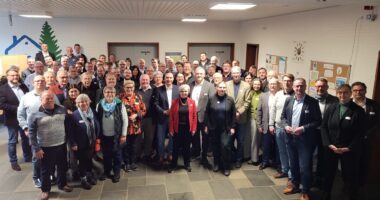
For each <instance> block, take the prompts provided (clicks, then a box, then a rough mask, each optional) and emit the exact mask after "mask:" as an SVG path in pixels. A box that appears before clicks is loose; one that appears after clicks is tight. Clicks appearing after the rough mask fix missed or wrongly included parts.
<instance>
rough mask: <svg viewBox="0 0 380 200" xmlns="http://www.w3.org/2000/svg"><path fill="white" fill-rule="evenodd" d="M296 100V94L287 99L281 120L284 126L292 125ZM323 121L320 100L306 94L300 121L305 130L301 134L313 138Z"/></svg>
mask: <svg viewBox="0 0 380 200" xmlns="http://www.w3.org/2000/svg"><path fill="white" fill-rule="evenodd" d="M294 101H295V97H294V96H292V97H288V98H287V99H286V100H285V104H284V109H283V111H282V115H281V120H282V121H283V123H284V126H290V127H291V126H292V116H293V104H294ZM321 121H322V117H321V110H320V108H319V105H318V101H317V100H315V99H314V98H312V97H310V96H309V95H307V94H306V95H305V99H304V102H303V106H302V110H301V115H300V123H299V127H301V126H303V127H304V132H303V133H302V134H301V136H302V137H307V138H309V139H310V140H313V139H314V137H313V136H314V135H315V130H316V128H317V127H318V126H320V125H321Z"/></svg>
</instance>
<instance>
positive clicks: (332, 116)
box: [321, 101, 366, 151]
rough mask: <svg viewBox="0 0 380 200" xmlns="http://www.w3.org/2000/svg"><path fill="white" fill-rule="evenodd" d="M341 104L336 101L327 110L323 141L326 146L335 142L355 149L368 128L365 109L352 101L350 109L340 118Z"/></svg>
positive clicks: (324, 119) (323, 125) (340, 145)
mask: <svg viewBox="0 0 380 200" xmlns="http://www.w3.org/2000/svg"><path fill="white" fill-rule="evenodd" d="M339 105H340V104H339V103H335V104H334V105H332V106H330V107H329V108H328V109H327V110H326V113H325V115H324V118H323V122H322V126H321V134H322V143H323V145H324V146H325V147H328V146H329V145H331V144H333V145H335V146H336V147H338V148H342V147H348V148H350V150H352V151H355V150H356V149H357V148H358V145H359V144H360V142H361V139H362V137H363V135H364V133H365V130H366V118H365V113H364V110H363V109H362V108H361V107H360V106H358V105H356V104H355V103H354V102H352V101H351V102H349V103H348V110H347V111H346V113H345V114H344V115H343V117H342V118H340V111H339Z"/></svg>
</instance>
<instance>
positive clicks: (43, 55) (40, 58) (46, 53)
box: [35, 43, 55, 65]
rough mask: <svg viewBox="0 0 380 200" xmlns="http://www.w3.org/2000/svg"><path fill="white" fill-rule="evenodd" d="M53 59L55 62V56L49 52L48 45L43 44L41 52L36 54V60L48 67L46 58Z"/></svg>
mask: <svg viewBox="0 0 380 200" xmlns="http://www.w3.org/2000/svg"><path fill="white" fill-rule="evenodd" d="M49 56H50V57H51V58H52V59H53V60H55V56H54V54H52V53H50V52H49V51H48V45H47V44H44V43H43V44H41V51H40V52H38V53H36V58H35V61H41V62H42V63H43V64H44V65H46V63H45V58H46V57H49Z"/></svg>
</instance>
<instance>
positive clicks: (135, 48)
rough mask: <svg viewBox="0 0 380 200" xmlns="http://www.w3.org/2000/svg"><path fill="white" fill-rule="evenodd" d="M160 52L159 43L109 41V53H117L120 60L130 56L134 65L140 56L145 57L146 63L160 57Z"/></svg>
mask: <svg viewBox="0 0 380 200" xmlns="http://www.w3.org/2000/svg"><path fill="white" fill-rule="evenodd" d="M158 52H159V45H158V43H129V42H120V43H119V42H117V43H114V42H109V43H108V55H109V54H111V53H112V54H115V55H116V58H117V59H118V60H120V59H126V58H130V59H131V60H132V65H136V64H137V62H138V59H140V58H143V59H144V60H145V62H146V63H150V60H151V59H152V58H158V56H159V55H158Z"/></svg>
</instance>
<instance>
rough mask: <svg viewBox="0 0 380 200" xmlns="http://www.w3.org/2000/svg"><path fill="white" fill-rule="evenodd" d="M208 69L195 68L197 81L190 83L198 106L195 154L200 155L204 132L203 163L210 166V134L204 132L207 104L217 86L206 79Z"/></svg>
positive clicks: (193, 97)
mask: <svg viewBox="0 0 380 200" xmlns="http://www.w3.org/2000/svg"><path fill="white" fill-rule="evenodd" d="M205 76H206V71H205V69H204V68H203V67H198V68H197V69H195V81H193V82H192V83H191V84H190V88H191V95H190V96H191V98H192V99H193V100H194V101H195V104H196V107H197V115H198V124H197V131H196V133H195V135H194V136H193V138H192V146H193V155H195V156H198V155H200V152H201V145H200V142H201V141H200V135H201V133H202V160H201V164H203V165H204V166H205V167H210V164H209V162H208V160H207V150H208V147H209V135H208V134H204V133H203V131H202V130H204V126H205V124H204V118H205V111H206V106H207V103H208V101H209V99H210V98H211V97H212V96H214V95H215V87H214V85H213V84H211V83H210V82H208V81H206V80H205Z"/></svg>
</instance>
